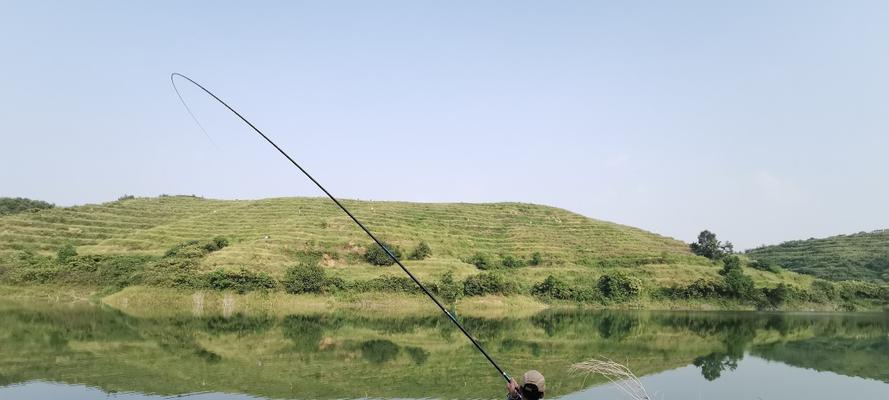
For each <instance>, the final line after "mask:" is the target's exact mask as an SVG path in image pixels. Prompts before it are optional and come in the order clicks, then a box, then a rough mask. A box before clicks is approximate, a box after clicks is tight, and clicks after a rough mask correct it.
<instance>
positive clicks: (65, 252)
mask: <svg viewBox="0 0 889 400" xmlns="http://www.w3.org/2000/svg"><path fill="white" fill-rule="evenodd" d="M76 255H77V249H75V248H74V245H73V244H71V243H67V244H65V245H64V246H62V248H60V249H59V251H58V252H57V253H56V259H57V260H58V261H59V264H64V263H66V262H68V259H70V258H71V257H74V256H76Z"/></svg>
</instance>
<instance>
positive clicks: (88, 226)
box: [0, 196, 885, 309]
mask: <svg viewBox="0 0 889 400" xmlns="http://www.w3.org/2000/svg"><path fill="white" fill-rule="evenodd" d="M344 203H345V204H346V205H347V206H348V207H349V208H350V209H351V210H352V211H353V213H354V214H355V215H356V216H357V217H358V218H359V219H360V220H362V221H363V222H364V223H365V224H366V225H367V226H368V227H369V228H370V229H371V230H372V231H373V232H375V233H376V234H377V235H378V237H379V238H381V239H382V240H385V241H387V242H389V243H391V244H393V245H395V246H398V247H400V248H401V249H402V250H404V251H405V253H410V251H411V250H412V249H413V248H414V247H415V246H417V245H418V244H419V243H420V242H421V241H424V242H426V243H428V244H429V246H430V247H431V250H432V256H431V257H429V258H426V259H424V260H418V261H414V260H407V261H405V263H406V264H407V265H408V266H409V267H410V269H411V271H412V272H414V273H415V275H416V276H417V277H418V278H419V279H420V280H422V281H424V282H426V283H427V284H434V283H436V282H438V281H439V280H440V278H441V277H442V275H444V274H445V273H451V274H452V275H453V278H454V280H456V281H457V282H459V283H461V285H462V282H463V281H465V280H466V279H467V278H469V277H471V276H473V275H476V274H479V273H481V272H482V271H480V270H479V269H478V268H477V267H476V266H475V265H472V264H469V263H468V262H467V261H466V260H468V259H469V258H470V257H471V256H473V255H475V254H484V255H486V256H487V257H488V258H489V259H490V260H492V262H493V263H494V264H499V263H500V260H501V259H503V258H505V257H511V258H513V259H517V260H521V262H519V264H523V265H527V261H528V260H530V259H531V257H532V255H534V254H539V255H540V262H539V264H538V265H535V266H523V267H517V268H500V269H499V271H498V273H499V274H500V275H502V276H503V279H505V280H506V281H507V282H509V284H510V285H511V286H512V287H513V288H514V289H515V290H511V291H510V293H516V294H524V295H528V294H530V292H531V288H532V287H533V286H534V285H536V284H538V283H539V282H542V281H544V280H545V279H547V277H548V276H553V277H555V278H558V279H559V280H561V281H563V282H565V283H566V284H567V285H569V286H571V287H572V288H573V289H572V290H574V293H579V294H578V297H575V298H574V299H575V300H577V301H584V302H589V301H597V300H598V302H599V304H600V305H611V306H619V307H636V308H671V309H673V308H693V309H700V308H706V307H707V306H706V305H705V304H704V303H707V302H708V301H709V302H711V303H713V304H712V305H713V308H731V309H737V308H748V307H753V306H754V303H753V301H752V300H753V299H750V300H751V301H748V302H747V304H739V303H738V302H737V301H734V302H732V301H724V300H726V299H716V298H713V299H684V300H688V301H672V300H676V298H675V297H672V298H665V297H664V295H663V293H665V292H664V290H666V289H670V288H676V287H679V288H681V287H685V286H688V285H691V284H692V283H694V282H696V281H700V280H702V279H703V280H706V281H714V282H715V281H721V279H722V277H721V276H720V275H719V274H718V271H719V269H720V267H721V263H713V262H711V261H709V260H707V259H705V258H703V257H698V256H695V255H693V254H691V252H690V251H689V250H688V247H687V245H686V244H685V243H683V242H680V241H677V240H674V239H671V238H667V237H664V236H660V235H657V234H654V233H651V232H646V231H643V230H641V229H637V228H633V227H628V226H623V225H619V224H615V223H611V222H605V221H599V220H594V219H590V218H587V217H584V216H582V215H578V214H575V213H572V212H569V211H566V210H562V209H558V208H553V207H547V206H540V205H532V204H519V203H494V204H464V203H453V204H426V203H404V202H366V201H354V200H346V201H344ZM217 237H221V238H225V239H227V241H228V243H229V245H228V246H225V247H224V248H221V249H218V250H214V251H212V252H209V253H207V252H203V254H199V255H198V256H196V257H192V258H187V257H189V256H185V257H186V258H180V259H176V260H174V259H170V258H169V257H171V256H170V255H169V254H167V256H165V254H166V253H167V252H168V251H169V250H170V249H171V248H174V247H175V246H177V245H179V244H181V243H183V242H188V241H198V242H199V243H208V241H210V240H211V239H213V238H217ZM66 244H72V245H74V246H76V251H77V253H78V254H79V255H78V256H75V257H72V258H71V260H74V261H72V262H68V263H62V264H60V263H58V262H56V261H55V260H54V258H53V257H54V256H55V254H56V252H57V251H58V249H60V248H61V247H62V246H65V245H66ZM202 245H203V244H196V246H202ZM367 246H372V242H371V241H370V240H369V239H368V238H367V237H366V236H365V234H364V233H363V232H362V231H361V230H360V229H359V228H358V227H357V226H355V224H354V223H353V222H352V221H351V220H349V219H348V217H347V216H345V215H344V214H343V213H342V212H341V211H340V210H339V209H338V208H336V207H335V205H333V204H332V203H331V202H330V201H329V200H327V199H324V198H277V199H265V200H243V201H241V200H239V201H224V200H210V199H203V198H197V197H191V196H163V197H159V198H135V199H124V200H119V201H115V202H110V203H105V204H99V205H85V206H77V207H69V208H54V209H48V210H41V211H38V212H29V213H22V214H16V215H9V216H4V217H0V280H2V281H6V282H18V283H30V284H34V283H52V282H56V283H63V284H73V285H87V286H89V285H92V286H95V287H97V288H120V287H124V286H129V285H138V284H142V285H146V284H147V285H155V286H177V287H187V288H192V289H194V288H197V289H202V288H205V286H206V284H205V283H202V282H205V281H206V279H205V278H206V277H208V276H210V277H212V276H214V275H208V274H210V273H211V272H213V273H214V274H216V275H218V276H221V277H224V278H225V277H226V276H225V275H220V274H223V272H222V271H228V272H229V273H232V274H234V275H231V276H228V277H227V278H226V279H228V280H232V279H235V280H237V279H240V278H239V277H244V276H247V275H245V272H239V271H244V270H246V271H248V272H249V274H250V275H251V276H253V275H256V276H258V277H265V276H266V275H263V274H267V276H268V277H269V278H268V279H267V280H269V282H270V284H271V285H272V286H274V285H275V283H274V282H275V281H277V282H280V281H281V279H282V278H284V276H285V271H286V270H287V269H288V268H289V267H291V266H294V265H297V264H299V263H302V262H306V261H312V262H319V263H320V265H321V266H322V268H323V269H324V271H325V273H326V275H327V276H328V277H330V278H331V279H333V280H339V282H342V286H340V288H347V289H348V291H353V292H354V291H358V292H360V291H362V290H365V291H366V289H362V288H368V286H367V284H368V282H371V283H372V282H374V281H378V280H379V278H382V277H401V278H403V277H404V273H403V272H402V271H401V270H400V269H399V268H398V267H393V266H389V267H380V266H375V265H371V264H368V263H367V262H366V261H365V260H364V257H363V256H362V254H363V252H364V251H365V249H366V248H367ZM192 250H194V249H192ZM140 263H141V264H140ZM612 273H620V274H623V275H626V276H629V277H631V278H633V279H636V280H638V281H639V282H641V285H642V287H641V295H640V296H638V297H636V298H634V299H632V300H631V301H629V302H628V304H623V305H616V304H613V303H614V302H611V301H608V300H607V299H602V298H601V296H599V295H597V294H596V291H597V288H596V282H597V280H598V279H599V278H600V277H601V276H603V275H604V274H612ZM745 273H747V274H748V275H750V276H751V277H752V278H753V280H754V283H755V285H756V287H757V288H772V287H776V286H778V285H779V284H784V285H787V286H788V287H791V288H794V289H796V290H798V291H799V292H805V291H806V290H808V289H810V287H811V285H812V281H813V279H812V278H811V277H809V276H806V275H800V274H796V273H793V272H789V271H784V272H779V273H774V272H764V271H758V270H754V269H751V268H745ZM263 279H265V278H263ZM228 280H226V282H228ZM211 286H212V285H211ZM217 286H218V285H217ZM247 286H250V287H245V289H244V290H248V291H249V290H255V289H262V288H261V287H259V286H257V287H253V286H256V285H253V286H251V285H247ZM260 286H267V285H260ZM388 287H389V286H383V287H382V288H380V287H378V286H371V290H375V291H379V290H388V289H386V288H388ZM278 289H280V285H278ZM868 290H870V291H872V292H874V293H876V294H872V295H870V297H869V298H868V299H870V300H879V299H882V298H883V297H885V296H882V295H880V294H879V293H878V292H879V290H880V289H879V288H869V289H868ZM670 293H675V292H670ZM669 296H674V294H670V295H669ZM680 300H682V299H680ZM846 300H849V299H846ZM870 300H868V301H870ZM807 302H808V300H807V299H806V298H802V299H800V301H798V302H796V303H795V304H793V305H792V306H791V308H793V307H796V308H804V309H812V308H818V309H821V308H823V307H822V306H817V307H815V306H812V305H810V304H807ZM699 303H700V304H699ZM822 303H826V302H822ZM879 306H880V304H870V303H867V302H864V303H862V302H859V303H856V304H853V305H845V307H846V308H845V309H849V308H858V309H861V308H874V307H879ZM838 308H839V306H838Z"/></svg>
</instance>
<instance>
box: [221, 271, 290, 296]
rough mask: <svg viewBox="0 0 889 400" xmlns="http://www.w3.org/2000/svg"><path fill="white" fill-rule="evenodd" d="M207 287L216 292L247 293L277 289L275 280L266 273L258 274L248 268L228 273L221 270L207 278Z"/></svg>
mask: <svg viewBox="0 0 889 400" xmlns="http://www.w3.org/2000/svg"><path fill="white" fill-rule="evenodd" d="M206 279H207V285H208V286H209V287H210V288H212V289H216V290H234V291H236V292H238V293H241V294H243V293H247V292H249V291H251V290H267V289H274V288H275V280H274V279H272V277H270V276H269V275H268V274H266V273H265V272H260V273H256V272H253V271H250V270H248V269H246V268H241V269H240V270H238V271H226V270H224V269H222V268H219V269H217V270H215V271H213V272H210V273H209V274H207V276H206Z"/></svg>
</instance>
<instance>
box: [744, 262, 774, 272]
mask: <svg viewBox="0 0 889 400" xmlns="http://www.w3.org/2000/svg"><path fill="white" fill-rule="evenodd" d="M748 266H749V267H750V268H753V269H758V270H760V271H767V272H773V273H776V274H777V273H779V272H781V267H779V266H778V264H775V263H773V262H771V261H762V260H753V261H751V262H750V264H748Z"/></svg>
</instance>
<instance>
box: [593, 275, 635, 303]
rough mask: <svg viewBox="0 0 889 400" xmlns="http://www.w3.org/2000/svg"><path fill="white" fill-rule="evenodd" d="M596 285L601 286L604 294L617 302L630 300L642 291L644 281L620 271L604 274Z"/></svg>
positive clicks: (600, 289)
mask: <svg viewBox="0 0 889 400" xmlns="http://www.w3.org/2000/svg"><path fill="white" fill-rule="evenodd" d="M596 287H598V288H599V292H600V293H602V296H604V297H605V298H606V299H609V300H612V301H616V302H622V301H626V300H629V299H631V298H633V297H636V296H638V295H639V293H641V292H642V282H640V281H639V279H636V278H632V277H628V276H626V275H624V274H622V273H620V272H610V273H607V274H605V275H602V276H601V277H600V278H599V281H598V282H597V284H596Z"/></svg>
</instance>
